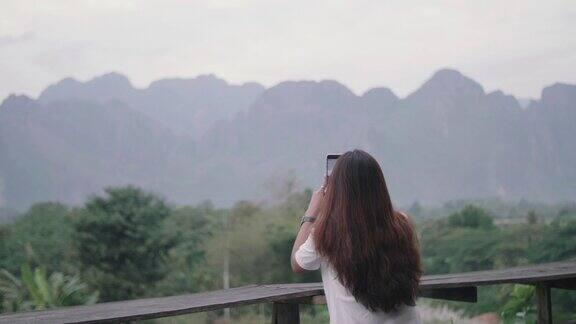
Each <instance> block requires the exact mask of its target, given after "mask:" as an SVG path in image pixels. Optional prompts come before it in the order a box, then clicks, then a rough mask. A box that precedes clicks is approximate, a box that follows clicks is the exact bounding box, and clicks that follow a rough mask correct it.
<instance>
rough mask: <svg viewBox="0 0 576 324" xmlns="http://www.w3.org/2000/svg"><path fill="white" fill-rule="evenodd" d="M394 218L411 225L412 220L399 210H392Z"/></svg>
mask: <svg viewBox="0 0 576 324" xmlns="http://www.w3.org/2000/svg"><path fill="white" fill-rule="evenodd" d="M394 216H395V217H396V218H398V219H400V220H402V221H405V222H407V223H409V224H412V219H411V218H410V216H408V214H407V213H406V212H403V211H401V210H394Z"/></svg>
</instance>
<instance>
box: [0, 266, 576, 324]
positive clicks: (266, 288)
mask: <svg viewBox="0 0 576 324" xmlns="http://www.w3.org/2000/svg"><path fill="white" fill-rule="evenodd" d="M575 281H576V261H569V262H555V263H548V264H539V265H533V266H524V267H518V268H509V269H500V270H490V271H476V272H468V273H458V274H448V275H432V276H424V277H422V280H421V283H420V289H421V296H422V297H425V298H438V299H445V300H456V301H465V302H474V301H476V299H477V291H476V288H475V287H477V286H480V285H496V284H503V283H524V284H539V283H544V284H545V285H546V287H555V288H563V289H574V287H575V283H574V282H575ZM539 292H540V295H541V296H542V297H543V298H544V299H542V300H546V299H545V298H547V296H546V295H549V294H548V292H547V290H546V289H543V288H542V287H541V288H540V289H539ZM323 294H324V289H323V286H322V283H321V282H317V283H297V284H272V285H251V286H244V287H238V288H232V289H225V290H218V291H210V292H203V293H197V294H189V295H182V296H171V297H160V298H146V299H138V300H126V301H119V302H111V303H101V304H96V305H91V306H74V307H63V308H57V309H48V310H43V311H33V312H22V313H15V314H3V315H0V323H14V324H17V323H47V324H49V323H96V322H97V323H102V322H119V321H133V320H142V319H151V318H159V317H168V316H175V315H182V314H189V313H195V312H206V311H212V310H217V309H223V308H229V307H238V306H244V305H251V304H259V303H292V304H294V303H293V302H290V300H298V302H296V303H300V302H301V301H306V300H308V301H309V302H311V303H322V297H315V296H320V295H323Z"/></svg>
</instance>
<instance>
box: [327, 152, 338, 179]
mask: <svg viewBox="0 0 576 324" xmlns="http://www.w3.org/2000/svg"><path fill="white" fill-rule="evenodd" d="M339 157H340V154H328V155H327V156H326V175H327V176H329V175H330V173H332V169H333V168H334V165H335V164H336V160H338V158H339Z"/></svg>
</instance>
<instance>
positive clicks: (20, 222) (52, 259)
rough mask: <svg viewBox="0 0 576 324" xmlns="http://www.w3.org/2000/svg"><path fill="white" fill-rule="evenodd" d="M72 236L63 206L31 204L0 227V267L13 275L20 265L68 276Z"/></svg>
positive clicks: (68, 219)
mask: <svg viewBox="0 0 576 324" xmlns="http://www.w3.org/2000/svg"><path fill="white" fill-rule="evenodd" d="M72 232H73V227H72V222H71V219H70V214H69V209H68V207H66V206H65V205H63V204H60V203H56V202H45V203H37V204H34V205H33V206H32V207H30V209H29V210H28V211H27V212H26V213H25V214H24V215H22V216H21V217H20V218H18V219H17V220H16V221H15V222H13V223H10V224H4V225H2V226H1V227H0V233H1V234H0V267H1V268H3V269H6V270H8V271H10V272H17V271H18V270H19V269H20V265H22V264H24V263H30V264H32V265H34V264H35V265H42V266H44V267H46V269H47V270H48V271H64V272H72V271H73V265H72V264H71V263H70V252H71V251H70V249H69V247H70V243H71V236H72Z"/></svg>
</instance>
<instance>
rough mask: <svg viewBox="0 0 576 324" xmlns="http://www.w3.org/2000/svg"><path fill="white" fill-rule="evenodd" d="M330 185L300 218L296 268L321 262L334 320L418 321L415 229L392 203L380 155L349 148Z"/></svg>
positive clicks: (314, 267) (344, 323) (334, 323)
mask: <svg viewBox="0 0 576 324" xmlns="http://www.w3.org/2000/svg"><path fill="white" fill-rule="evenodd" d="M324 184H325V185H324V186H322V187H321V188H320V189H319V190H317V191H315V192H314V193H313V195H312V199H311V201H310V205H309V206H308V210H307V211H306V213H305V214H304V217H303V218H302V222H301V225H300V230H299V232H298V235H297V237H296V241H295V242H294V247H293V249H292V260H291V261H292V262H291V263H292V269H293V270H294V272H297V273H300V272H304V271H307V270H317V269H319V268H320V269H321V271H322V281H323V283H324V293H325V294H326V302H327V304H328V312H329V314H330V323H332V324H340V323H342V324H351V323H367V324H370V323H420V317H419V315H418V313H417V311H416V308H415V307H414V306H415V301H416V298H417V294H418V285H419V281H420V276H421V274H422V269H421V264H420V253H419V250H418V244H417V239H416V234H415V233H414V228H413V226H412V224H411V222H410V221H409V219H408V217H407V216H406V215H405V214H402V213H400V212H397V211H395V210H394V209H393V207H392V202H391V201H390V195H389V194H388V189H387V187H386V182H385V180H384V176H383V174H382V170H381V169H380V166H379V165H378V162H377V161H376V160H375V159H374V158H373V157H372V156H371V155H370V154H368V153H366V152H364V151H361V150H354V151H350V152H346V153H345V154H343V155H342V156H340V157H339V158H338V160H337V161H336V164H335V166H334V169H333V170H332V173H331V175H330V176H329V177H328V178H327V179H326V180H325V182H324Z"/></svg>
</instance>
